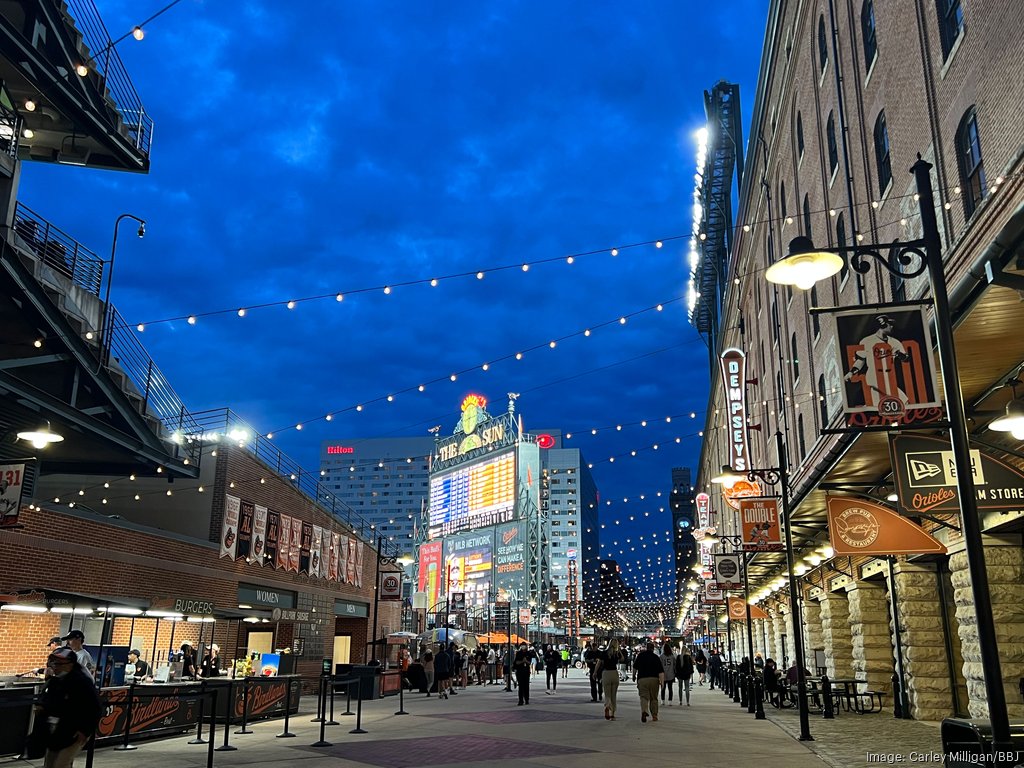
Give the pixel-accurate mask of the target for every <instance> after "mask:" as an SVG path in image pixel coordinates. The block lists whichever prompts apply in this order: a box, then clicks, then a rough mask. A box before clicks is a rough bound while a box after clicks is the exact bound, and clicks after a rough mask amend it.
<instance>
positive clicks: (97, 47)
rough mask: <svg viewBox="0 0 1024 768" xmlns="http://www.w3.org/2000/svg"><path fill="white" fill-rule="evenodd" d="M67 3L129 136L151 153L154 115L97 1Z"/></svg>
mask: <svg viewBox="0 0 1024 768" xmlns="http://www.w3.org/2000/svg"><path fill="white" fill-rule="evenodd" d="M60 4H61V3H58V5H60ZM64 5H66V6H67V9H68V14H69V15H70V16H71V19H72V20H73V21H74V23H75V27H76V28H77V29H78V31H79V32H81V34H82V41H83V42H84V43H85V45H86V46H87V47H88V49H89V55H90V56H92V59H91V61H90V62H89V66H90V67H91V68H93V69H95V70H96V72H97V73H99V75H100V76H101V77H102V78H103V80H104V81H105V85H106V88H107V91H108V92H109V94H110V98H111V100H112V101H113V103H114V105H115V106H116V108H117V111H118V112H119V113H120V115H121V121H122V124H123V125H124V127H125V129H126V130H127V135H128V137H129V138H131V140H132V143H133V144H134V145H135V148H136V149H138V150H140V151H141V152H143V153H145V154H146V155H149V153H150V147H151V145H152V142H153V119H152V118H151V117H150V116H149V115H148V114H147V113H146V108H145V107H144V106H143V104H142V99H141V98H140V97H139V94H138V92H136V90H135V86H134V85H133V84H132V80H131V78H130V77H129V76H128V70H127V69H126V68H125V66H124V62H123V61H121V57H120V56H119V55H118V53H117V49H116V48H114V46H113V41H112V39H111V37H110V33H109V32H107V28H106V26H105V25H104V24H103V19H102V18H101V17H100V13H99V11H98V10H97V9H96V5H95V3H93V0H65V1H64Z"/></svg>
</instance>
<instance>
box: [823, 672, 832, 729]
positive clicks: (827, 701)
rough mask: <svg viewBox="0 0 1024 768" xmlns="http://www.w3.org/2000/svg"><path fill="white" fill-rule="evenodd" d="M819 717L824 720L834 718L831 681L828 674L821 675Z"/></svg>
mask: <svg viewBox="0 0 1024 768" xmlns="http://www.w3.org/2000/svg"><path fill="white" fill-rule="evenodd" d="M821 699H822V700H821V717H822V719H824V720H834V719H835V713H834V712H833V711H832V683H830V682H829V679H828V675H822V676H821Z"/></svg>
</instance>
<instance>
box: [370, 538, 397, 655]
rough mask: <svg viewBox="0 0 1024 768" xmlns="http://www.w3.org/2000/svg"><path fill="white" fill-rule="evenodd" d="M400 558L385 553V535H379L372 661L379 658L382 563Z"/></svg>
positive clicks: (374, 587) (392, 563)
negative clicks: (378, 633) (378, 620)
mask: <svg viewBox="0 0 1024 768" xmlns="http://www.w3.org/2000/svg"><path fill="white" fill-rule="evenodd" d="M398 560H399V557H398V555H385V554H384V537H383V536H378V537H377V569H376V575H375V576H374V580H373V636H372V637H371V645H372V646H373V659H372V661H378V659H377V612H378V610H379V609H380V567H381V566H382V565H394V564H395V563H397V562H398Z"/></svg>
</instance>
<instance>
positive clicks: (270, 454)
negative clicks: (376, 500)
mask: <svg viewBox="0 0 1024 768" xmlns="http://www.w3.org/2000/svg"><path fill="white" fill-rule="evenodd" d="M192 415H193V417H194V418H195V420H196V423H197V424H198V425H199V426H200V427H201V429H202V433H203V440H204V441H206V442H209V441H210V440H214V439H216V440H222V441H224V442H232V443H233V444H235V445H240V446H241V447H242V448H244V449H245V450H247V451H248V452H249V453H251V454H252V455H253V456H255V457H256V458H257V459H259V461H260V462H261V463H262V464H264V465H265V466H266V467H267V468H268V469H269V470H270V471H271V472H273V473H275V474H276V475H277V476H278V477H279V478H281V479H282V480H284V481H285V482H287V483H290V484H291V485H292V486H293V487H294V488H296V489H297V490H298V491H300V492H301V493H302V494H303V495H305V496H306V497H307V498H308V499H310V500H311V501H313V502H314V503H315V504H316V505H317V506H318V507H320V509H321V510H322V511H324V512H325V513H327V514H329V515H331V516H332V517H334V518H335V519H337V520H339V521H341V522H343V523H345V524H346V525H347V526H348V527H349V528H351V529H352V532H353V533H354V534H355V535H356V536H359V537H361V538H362V539H363V540H364V541H367V542H370V543H371V544H373V543H374V542H375V541H376V537H377V535H378V532H377V530H376V529H375V528H374V527H373V526H372V524H371V523H370V521H369V520H367V519H366V518H364V517H363V516H362V515H360V514H359V513H358V512H356V511H355V510H354V509H352V508H351V507H350V506H349V505H348V504H346V503H345V502H343V501H341V500H340V499H338V498H337V496H336V494H335V493H334V492H333V491H332V490H330V489H328V487H327V486H326V485H325V484H323V483H321V482H320V473H319V470H309V469H304V468H303V467H302V466H301V465H300V464H299V463H298V462H297V461H295V460H294V459H292V458H290V457H288V456H286V455H285V454H284V453H282V452H281V450H280V449H279V448H278V447H277V446H276V445H274V443H272V442H271V441H270V440H268V439H267V438H266V437H264V436H263V435H261V434H259V433H258V432H257V431H256V430H255V429H253V428H252V427H251V426H250V425H249V424H248V423H246V422H245V421H243V420H242V419H240V418H239V417H238V415H237V414H235V413H234V412H233V411H231V410H230V409H229V408H217V409H214V410H210V411H199V412H197V413H195V414H192ZM382 552H383V554H384V555H387V556H398V555H400V554H402V552H401V548H400V546H399V545H398V544H396V543H395V542H393V541H389V540H388V539H387V538H385V539H384V543H383V547H382Z"/></svg>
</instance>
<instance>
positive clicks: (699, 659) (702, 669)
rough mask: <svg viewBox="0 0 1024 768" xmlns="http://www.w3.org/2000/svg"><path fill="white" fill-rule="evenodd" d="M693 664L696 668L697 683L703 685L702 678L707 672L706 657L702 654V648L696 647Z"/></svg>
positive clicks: (703, 678)
mask: <svg viewBox="0 0 1024 768" xmlns="http://www.w3.org/2000/svg"><path fill="white" fill-rule="evenodd" d="M693 665H694V666H695V667H696V668H697V674H698V675H699V677H698V678H697V685H704V680H705V679H706V677H707V673H708V657H707V656H705V655H704V649H703V648H698V649H697V655H696V656H695V657H694V660H693Z"/></svg>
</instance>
